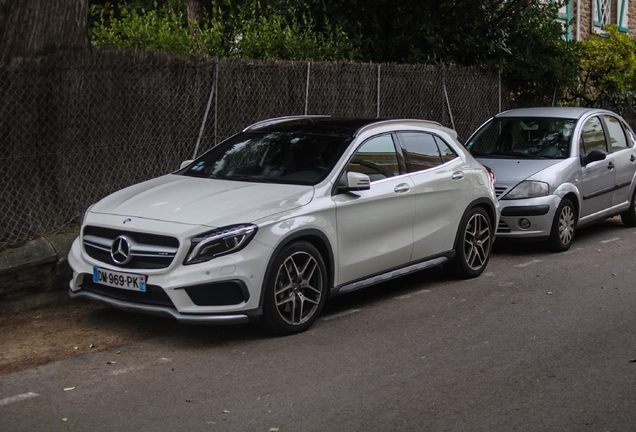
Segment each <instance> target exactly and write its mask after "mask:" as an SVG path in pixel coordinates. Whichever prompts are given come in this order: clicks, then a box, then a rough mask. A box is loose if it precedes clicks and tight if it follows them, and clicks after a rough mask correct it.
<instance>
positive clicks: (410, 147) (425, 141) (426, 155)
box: [401, 132, 443, 172]
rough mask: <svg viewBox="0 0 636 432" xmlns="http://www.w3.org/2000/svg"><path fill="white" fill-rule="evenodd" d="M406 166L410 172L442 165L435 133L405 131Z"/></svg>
mask: <svg viewBox="0 0 636 432" xmlns="http://www.w3.org/2000/svg"><path fill="white" fill-rule="evenodd" d="M401 135H402V138H403V139H404V146H405V147H406V148H405V152H404V153H405V154H404V156H405V157H406V166H407V167H408V169H409V171H410V172H416V171H422V170H426V169H429V168H434V167H436V166H438V165H441V164H442V163H443V162H442V156H441V155H440V152H439V149H438V148H437V144H436V143H435V138H433V135H431V134H427V133H420V132H404V133H402V134H401Z"/></svg>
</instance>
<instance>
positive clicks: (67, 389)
mask: <svg viewBox="0 0 636 432" xmlns="http://www.w3.org/2000/svg"><path fill="white" fill-rule="evenodd" d="M71 390H75V387H66V388H65V389H64V391H71Z"/></svg>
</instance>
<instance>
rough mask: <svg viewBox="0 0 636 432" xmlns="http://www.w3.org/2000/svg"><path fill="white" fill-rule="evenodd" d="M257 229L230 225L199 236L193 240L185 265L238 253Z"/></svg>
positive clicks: (243, 225) (249, 225)
mask: <svg viewBox="0 0 636 432" xmlns="http://www.w3.org/2000/svg"><path fill="white" fill-rule="evenodd" d="M257 229H258V227H257V226H256V225H252V224H241V225H230V226H226V227H223V228H219V229H216V230H214V231H208V232H206V233H203V234H201V235H198V236H196V237H194V238H193V239H192V245H191V246H190V251H189V252H188V255H187V256H186V259H185V261H184V263H183V264H185V265H188V264H197V263H201V262H205V261H209V260H211V259H212V258H216V257H219V256H222V255H227V254H231V253H234V252H238V251H240V250H241V249H243V248H244V247H245V246H247V244H248V243H249V242H250V240H251V239H252V238H253V237H254V234H256V231H257Z"/></svg>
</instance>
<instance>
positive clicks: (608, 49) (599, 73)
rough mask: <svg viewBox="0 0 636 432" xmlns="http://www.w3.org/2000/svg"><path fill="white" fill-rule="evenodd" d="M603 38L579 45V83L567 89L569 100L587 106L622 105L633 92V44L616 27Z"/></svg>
mask: <svg viewBox="0 0 636 432" xmlns="http://www.w3.org/2000/svg"><path fill="white" fill-rule="evenodd" d="M605 30H606V32H607V33H606V34H605V35H602V36H601V35H592V36H591V37H589V38H588V39H585V40H583V41H581V42H579V52H578V55H579V59H580V67H579V69H578V70H577V72H578V78H579V80H578V83H577V85H576V86H571V87H570V88H569V89H568V94H569V100H570V101H571V102H572V101H575V102H582V103H583V104H584V105H586V106H600V105H602V104H603V103H604V102H608V101H609V102H614V103H615V104H619V105H624V104H626V103H631V101H633V94H634V92H635V91H636V54H635V52H636V44H635V43H634V41H633V40H632V39H630V38H629V36H627V35H625V34H623V33H619V32H618V29H617V28H616V26H615V25H610V26H607V27H606V28H605Z"/></svg>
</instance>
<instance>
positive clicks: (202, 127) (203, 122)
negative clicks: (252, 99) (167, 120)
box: [192, 57, 218, 159]
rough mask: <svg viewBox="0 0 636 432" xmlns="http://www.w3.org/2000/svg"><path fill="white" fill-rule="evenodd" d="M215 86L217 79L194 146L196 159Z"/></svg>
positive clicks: (193, 156) (211, 90) (194, 157)
mask: <svg viewBox="0 0 636 432" xmlns="http://www.w3.org/2000/svg"><path fill="white" fill-rule="evenodd" d="M217 65H218V57H217ZM215 79H216V73H215ZM215 87H216V85H215V81H212V88H211V89H210V97H209V98H208V104H207V106H206V107H205V114H203V121H202V122H201V128H200V129H199V137H198V138H197V144H196V146H195V147H194V153H192V159H196V158H197V153H198V152H199V145H201V137H202V136H203V130H204V129H205V123H206V121H207V120H208V114H209V112H210V105H211V104H212V98H213V97H214V90H215ZM215 111H216V110H215ZM215 144H216V143H215Z"/></svg>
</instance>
